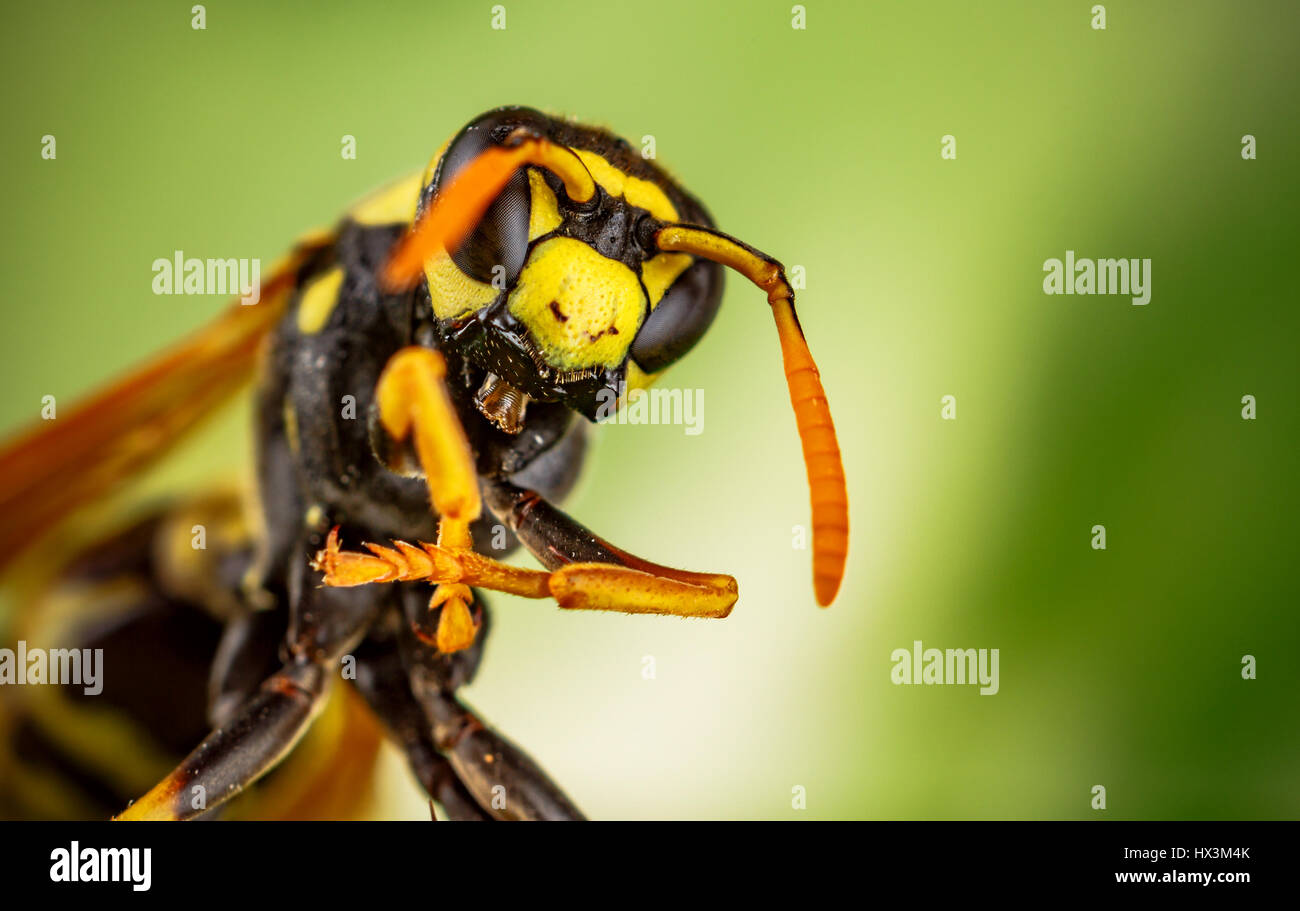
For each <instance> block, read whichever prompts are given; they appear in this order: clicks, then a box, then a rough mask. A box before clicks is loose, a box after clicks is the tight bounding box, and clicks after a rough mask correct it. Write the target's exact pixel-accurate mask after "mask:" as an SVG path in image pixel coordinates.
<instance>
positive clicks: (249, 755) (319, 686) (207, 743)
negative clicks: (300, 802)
mask: <svg viewBox="0 0 1300 911" xmlns="http://www.w3.org/2000/svg"><path fill="white" fill-rule="evenodd" d="M328 681H329V672H328V671H327V669H326V667H325V665H324V664H323V663H319V662H302V663H295V664H288V665H285V666H284V667H283V668H281V669H280V670H279V671H278V672H276V673H275V674H272V675H271V676H270V677H269V678H268V679H267V680H266V681H265V682H264V683H263V684H262V686H261V687H260V688H259V689H258V691H257V692H256V693H255V694H254V695H253V696H252V698H250V699H249V700H248V701H247V702H245V703H244V705H243V706H242V707H241V708H240V710H239V711H238V712H237V713H236V714H235V717H234V718H233V719H231V721H230V722H229V723H228V724H226V725H225V726H223V727H220V728H218V729H217V730H215V731H213V732H212V733H211V734H209V735H208V737H207V739H206V740H204V741H203V743H201V744H199V746H198V748H197V749H195V750H194V752H192V753H190V755H189V756H187V757H185V759H184V760H182V762H181V764H180V765H179V766H177V767H176V769H175V770H174V771H172V773H171V774H170V775H168V776H167V777H166V778H164V779H163V780H162V781H161V782H159V783H158V784H156V785H155V786H154V787H153V789H152V790H151V791H149V793H148V794H145V795H144V797H141V798H140V799H139V800H137V801H135V802H134V803H133V804H131V806H129V807H128V808H127V809H126V810H124V811H123V812H122V813H121V815H119V816H117V817H116V818H117V819H155V820H157V819H191V818H193V817H195V816H199V815H200V814H202V813H205V812H207V811H209V810H212V809H215V808H216V807H218V806H220V805H221V804H222V803H225V802H226V801H227V800H229V799H230V798H232V797H234V796H235V795H236V794H238V793H239V792H240V791H242V790H243V789H244V787H245V786H246V785H248V784H251V783H252V782H253V781H256V780H257V779H258V778H260V777H261V776H262V775H263V774H265V773H266V772H267V771H268V770H270V769H271V767H272V766H274V765H275V764H276V763H277V762H279V761H280V759H281V758H283V757H284V755H285V754H286V753H288V752H289V750H291V749H293V747H294V745H295V744H296V743H297V742H298V740H299V739H300V738H301V737H302V735H303V734H304V733H305V732H306V730H307V728H308V726H309V725H310V724H311V721H312V719H313V718H315V717H316V714H317V713H318V712H319V711H320V709H321V708H322V707H323V705H324V696H325V693H326V690H327V684H328Z"/></svg>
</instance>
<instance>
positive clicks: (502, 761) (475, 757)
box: [401, 630, 584, 820]
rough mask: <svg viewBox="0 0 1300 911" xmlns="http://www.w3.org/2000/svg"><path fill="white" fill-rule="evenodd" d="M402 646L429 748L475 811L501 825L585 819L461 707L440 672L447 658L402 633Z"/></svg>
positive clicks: (541, 774) (543, 777)
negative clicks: (452, 773)
mask: <svg viewBox="0 0 1300 911" xmlns="http://www.w3.org/2000/svg"><path fill="white" fill-rule="evenodd" d="M401 646H402V648H401V656H402V661H403V663H404V665H405V667H406V672H407V674H408V676H409V685H410V692H411V694H412V695H413V696H414V698H415V699H416V701H417V702H418V703H419V705H420V707H421V708H422V710H423V713H424V716H425V723H426V725H427V729H428V730H430V731H431V733H432V739H433V743H434V745H435V746H436V747H437V748H438V751H439V752H440V753H442V754H443V755H444V756H445V757H446V758H447V760H448V762H449V763H450V764H451V767H452V769H453V770H455V773H456V777H457V778H458V779H459V780H460V782H461V783H462V785H463V786H464V788H465V789H466V790H467V791H468V792H469V793H470V794H472V795H473V796H474V800H475V801H476V802H477V803H478V804H479V806H481V807H482V808H483V809H484V810H486V811H487V812H488V813H489V814H491V816H492V817H493V818H494V819H500V820H563V819H568V820H579V819H583V818H584V817H583V815H582V812H581V811H580V810H579V809H578V808H577V807H576V806H574V805H573V803H572V801H570V800H569V798H568V797H566V796H565V795H564V792H563V791H561V790H560V789H559V787H558V786H557V785H556V784H555V783H554V782H553V781H551V779H550V777H549V776H547V774H546V773H545V772H544V771H542V769H541V768H540V767H539V766H538V765H537V763H535V762H534V761H533V760H532V759H531V758H530V757H529V756H528V754H526V753H525V752H524V751H523V750H521V749H520V748H519V747H517V746H515V745H514V744H513V743H511V742H510V741H509V740H507V739H506V738H504V737H502V736H501V735H500V734H498V733H497V732H496V731H494V730H492V729H491V728H489V727H487V726H486V725H485V724H484V723H483V722H482V721H481V720H479V719H478V717H476V716H475V715H474V713H473V712H472V711H470V710H469V709H468V708H466V707H465V706H464V705H463V704H461V702H460V701H459V700H458V699H457V698H456V696H455V694H454V692H453V691H452V690H451V689H450V688H448V686H447V681H446V677H445V674H444V673H443V671H442V670H441V668H440V667H439V663H440V662H441V661H443V660H445V658H446V657H447V656H445V655H440V654H439V653H438V652H437V651H436V650H435V649H434V648H433V647H432V646H430V645H428V644H427V643H424V642H422V641H421V640H420V639H419V638H418V637H417V636H416V635H415V634H414V633H413V632H410V631H409V630H403V633H402V640H401Z"/></svg>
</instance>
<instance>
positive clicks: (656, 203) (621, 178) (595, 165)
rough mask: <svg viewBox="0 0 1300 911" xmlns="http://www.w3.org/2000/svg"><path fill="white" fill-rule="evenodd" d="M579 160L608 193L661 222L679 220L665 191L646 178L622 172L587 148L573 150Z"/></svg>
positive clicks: (675, 209)
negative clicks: (637, 207) (619, 197)
mask: <svg viewBox="0 0 1300 911" xmlns="http://www.w3.org/2000/svg"><path fill="white" fill-rule="evenodd" d="M573 152H574V154H576V155H577V156H578V157H579V158H580V159H582V163H583V164H585V165H586V166H587V170H588V171H590V172H591V176H592V178H593V179H594V180H595V181H596V183H598V184H600V185H601V186H602V187H604V188H605V192H606V193H608V194H609V195H610V196H621V197H623V198H624V199H626V200H627V201H628V202H629V203H630V204H631V205H634V206H639V207H640V208H642V209H645V210H646V211H647V212H649V213H650V214H651V215H653V216H654V217H655V218H658V219H659V220H660V221H680V220H681V219H680V218H678V215H677V208H676V207H675V206H674V205H673V204H672V203H671V202H669V201H668V197H667V196H666V195H665V194H664V191H663V190H661V189H659V187H657V186H656V185H655V184H653V183H651V182H650V181H648V180H642V179H641V178H639V177H631V176H629V175H627V174H624V173H623V172H622V171H620V170H619V169H618V168H616V167H614V166H613V165H612V164H610V163H609V162H608V161H606V160H605V159H604V158H602V157H601V156H599V155H597V154H596V153H595V152H588V151H587V150H586V149H574V150H573Z"/></svg>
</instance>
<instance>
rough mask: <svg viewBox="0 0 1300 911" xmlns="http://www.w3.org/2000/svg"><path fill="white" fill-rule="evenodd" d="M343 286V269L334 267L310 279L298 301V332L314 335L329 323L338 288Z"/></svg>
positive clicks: (337, 298) (337, 299)
mask: <svg viewBox="0 0 1300 911" xmlns="http://www.w3.org/2000/svg"><path fill="white" fill-rule="evenodd" d="M342 284H343V267H342V266H335V267H334V268H333V269H330V270H329V271H328V272H325V273H323V274H322V275H320V276H318V277H317V278H314V279H312V281H311V283H310V284H308V285H307V287H306V288H305V289H303V292H302V299H301V300H300V301H298V331H299V332H301V333H302V334H303V335H315V334H316V333H317V332H320V331H321V329H323V328H324V327H325V324H326V323H327V322H329V318H330V314H331V313H333V312H334V305H335V304H337V303H338V302H339V286H341V285H342Z"/></svg>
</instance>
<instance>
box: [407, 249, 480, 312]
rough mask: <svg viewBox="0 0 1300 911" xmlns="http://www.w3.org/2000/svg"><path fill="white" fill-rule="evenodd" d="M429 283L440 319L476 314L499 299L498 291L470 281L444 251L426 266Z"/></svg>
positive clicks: (431, 295) (432, 299) (476, 281)
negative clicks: (478, 310) (476, 311)
mask: <svg viewBox="0 0 1300 911" xmlns="http://www.w3.org/2000/svg"><path fill="white" fill-rule="evenodd" d="M424 277H425V278H427V279H428V280H429V300H430V301H431V302H432V303H433V314H434V316H436V317H438V319H454V318H455V317H458V316H464V315H465V314H466V313H473V312H474V311H475V310H477V309H479V308H480V307H484V306H486V305H488V304H490V303H492V301H494V300H496V297H497V293H498V292H497V289H496V288H493V287H492V286H491V285H488V284H485V283H483V282H481V281H478V280H477V279H474V278H470V277H469V276H468V275H466V274H465V273H464V272H462V271H460V267H459V266H457V265H456V263H455V262H453V261H452V258H451V257H450V256H449V255H447V253H446V251H443V252H441V253H439V254H437V255H436V256H434V257H433V258H432V259H430V260H429V261H428V262H426V263H425V264H424Z"/></svg>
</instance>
